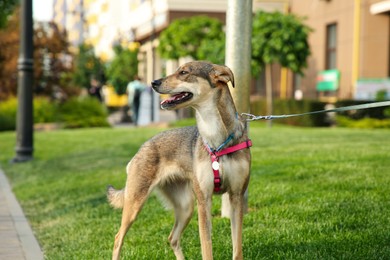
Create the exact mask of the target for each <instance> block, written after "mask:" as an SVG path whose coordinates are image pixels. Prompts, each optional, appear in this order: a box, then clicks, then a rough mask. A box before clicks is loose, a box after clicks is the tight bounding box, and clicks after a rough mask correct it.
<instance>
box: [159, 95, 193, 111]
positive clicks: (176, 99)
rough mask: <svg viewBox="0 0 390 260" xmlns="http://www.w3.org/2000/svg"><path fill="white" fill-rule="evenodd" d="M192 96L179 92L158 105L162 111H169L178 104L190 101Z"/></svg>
mask: <svg viewBox="0 0 390 260" xmlns="http://www.w3.org/2000/svg"><path fill="white" fill-rule="evenodd" d="M193 96H194V95H193V94H192V93H190V92H180V93H178V94H174V95H172V96H171V97H170V98H168V99H166V100H163V101H162V102H161V103H160V106H161V108H162V109H169V108H172V107H174V106H176V105H178V104H181V103H184V102H186V101H188V100H190V99H191V98H192V97H193Z"/></svg>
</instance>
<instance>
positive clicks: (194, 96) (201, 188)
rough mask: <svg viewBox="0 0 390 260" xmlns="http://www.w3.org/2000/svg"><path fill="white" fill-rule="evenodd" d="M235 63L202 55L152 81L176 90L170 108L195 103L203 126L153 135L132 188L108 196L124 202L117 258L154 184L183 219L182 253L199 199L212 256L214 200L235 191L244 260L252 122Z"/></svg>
mask: <svg viewBox="0 0 390 260" xmlns="http://www.w3.org/2000/svg"><path fill="white" fill-rule="evenodd" d="M229 85H232V86H234V79H233V73H232V72H231V70H230V69H229V68H228V67H225V66H220V65H215V64H211V63H208V62H202V61H194V62H189V63H187V64H184V65H183V66H181V67H179V68H178V70H177V71H176V72H175V73H174V74H172V75H170V76H168V77H166V78H162V79H159V80H154V81H153V82H152V87H153V89H154V90H155V91H157V92H158V93H161V94H169V95H171V97H170V98H169V99H167V100H165V101H163V102H161V107H162V108H163V109H177V108H183V107H193V108H194V109H195V111H196V120H197V127H195V126H194V127H186V128H180V129H173V130H168V131H165V132H163V133H160V134H158V135H157V136H155V137H153V138H152V139H150V140H149V141H147V142H146V143H145V144H144V145H143V146H142V147H141V148H140V149H139V151H138V153H137V154H136V155H135V156H134V157H133V159H132V160H131V161H130V162H129V164H128V165H127V169H126V170H127V181H126V187H125V188H124V189H122V190H119V191H117V190H114V188H112V187H109V189H108V199H109V201H110V204H111V205H112V206H114V207H116V208H122V207H123V213H122V222H121V227H120V229H119V232H118V233H117V235H116V237H115V244H114V251H113V256H112V258H113V259H119V255H120V250H121V247H122V245H123V239H124V237H125V235H126V233H127V231H128V229H129V228H130V226H131V225H132V223H133V222H134V220H135V219H136V217H137V215H138V213H139V212H140V210H141V208H142V206H143V204H144V203H145V201H146V199H147V198H148V196H149V194H150V193H151V191H152V190H153V189H155V188H157V189H158V190H159V191H160V192H161V194H163V195H164V197H165V198H166V200H167V201H168V202H169V203H170V204H171V205H172V207H173V209H174V212H175V224H174V226H173V229H172V232H171V234H170V235H169V241H170V244H171V247H172V249H173V252H174V253H175V255H176V258H177V259H184V255H183V253H182V250H181V247H180V237H181V234H182V232H183V230H184V229H185V227H186V226H187V224H188V222H189V221H190V218H191V216H192V212H193V208H194V199H193V194H195V197H196V199H197V205H198V221H199V234H200V241H201V246H202V258H203V259H212V258H213V256H212V243H211V202H212V195H213V193H220V194H221V193H225V192H227V193H228V194H229V200H230V204H231V212H230V219H231V229H232V230H231V235H232V241H233V258H234V259H242V258H243V255H242V223H243V207H244V192H245V190H246V188H247V186H248V182H249V172H250V162H251V156H250V151H249V149H247V148H249V146H250V145H251V144H250V141H248V137H247V130H246V124H245V121H244V120H242V119H241V118H240V117H239V116H238V114H237V111H236V108H235V106H234V103H233V99H232V97H231V95H230V91H229V88H228V86H229Z"/></svg>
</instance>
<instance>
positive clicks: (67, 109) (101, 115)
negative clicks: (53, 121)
mask: <svg viewBox="0 0 390 260" xmlns="http://www.w3.org/2000/svg"><path fill="white" fill-rule="evenodd" d="M59 114H60V121H61V122H63V123H64V127H65V128H83V127H107V126H109V124H108V122H107V115H108V113H107V110H106V108H105V107H104V106H103V105H102V104H101V103H100V102H99V101H98V100H97V99H95V98H83V99H80V98H72V99H70V100H68V101H67V102H65V103H63V104H62V105H60V106H59Z"/></svg>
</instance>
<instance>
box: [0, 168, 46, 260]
mask: <svg viewBox="0 0 390 260" xmlns="http://www.w3.org/2000/svg"><path fill="white" fill-rule="evenodd" d="M0 259H2V260H3V259H4V260H8V259H12V260H41V259H43V253H42V250H41V248H40V247H39V244H38V242H37V240H36V239H35V236H34V234H33V232H32V230H31V228H30V225H29V223H28V221H27V219H26V218H25V216H24V214H23V211H22V209H21V207H20V205H19V203H18V201H17V200H16V198H15V196H14V194H13V193H12V190H11V187H10V185H9V183H8V179H7V177H6V176H5V174H4V172H3V171H2V170H1V169H0Z"/></svg>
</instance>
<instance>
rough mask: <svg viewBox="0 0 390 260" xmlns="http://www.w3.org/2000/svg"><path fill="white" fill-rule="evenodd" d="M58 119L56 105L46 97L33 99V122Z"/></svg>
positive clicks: (47, 121) (46, 121) (49, 121)
mask: <svg viewBox="0 0 390 260" xmlns="http://www.w3.org/2000/svg"><path fill="white" fill-rule="evenodd" d="M57 121H58V105H57V104H56V103H53V102H50V101H49V100H48V99H46V98H35V99H34V123H51V122H57Z"/></svg>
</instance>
